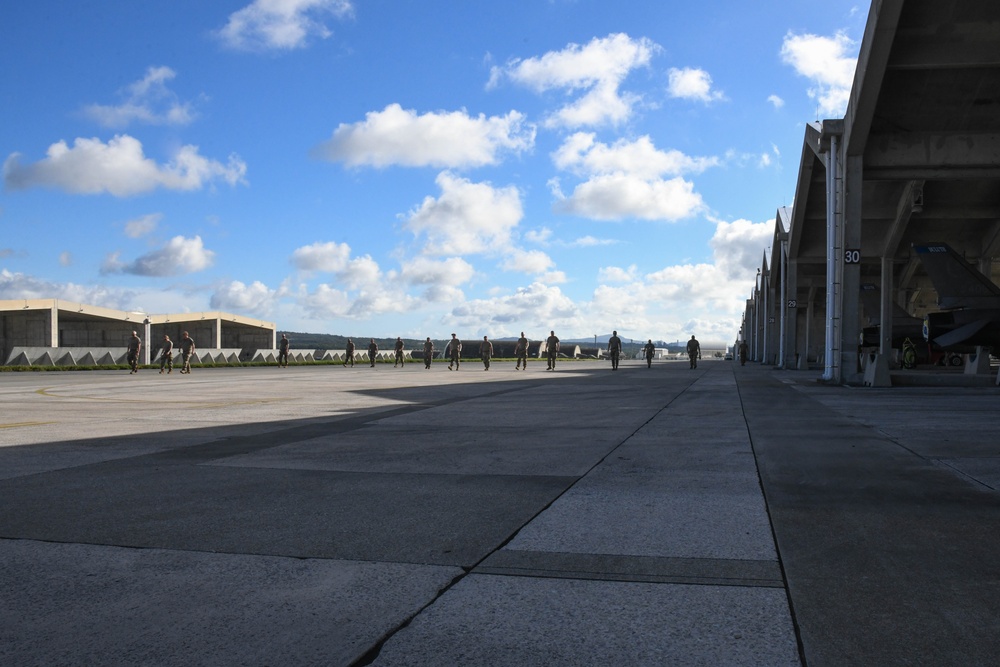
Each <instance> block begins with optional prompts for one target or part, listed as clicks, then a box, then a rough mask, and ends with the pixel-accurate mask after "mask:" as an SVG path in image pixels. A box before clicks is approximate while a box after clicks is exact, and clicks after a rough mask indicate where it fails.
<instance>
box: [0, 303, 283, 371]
mask: <svg viewBox="0 0 1000 667" xmlns="http://www.w3.org/2000/svg"><path fill="white" fill-rule="evenodd" d="M133 331H136V332H137V333H138V334H139V337H140V338H141V339H142V343H143V352H142V355H143V358H144V361H143V363H147V364H148V363H149V362H150V358H151V356H155V354H154V355H151V353H153V352H154V351H155V350H157V349H159V344H160V341H162V340H163V336H164V335H167V336H170V339H171V340H172V341H174V344H175V345H176V344H177V342H178V341H179V340H180V339H181V335H182V333H183V332H184V331H187V332H188V333H189V335H190V336H191V337H192V338H193V339H194V340H195V344H196V345H197V348H198V352H199V353H200V356H203V357H204V356H210V354H209V353H210V352H211V351H213V350H214V351H218V352H219V354H222V355H223V356H224V357H226V358H229V357H230V356H232V355H236V356H237V357H238V358H240V359H242V358H245V357H246V358H249V357H251V356H253V354H254V353H255V352H256V350H258V349H262V348H265V349H273V348H274V347H275V339H276V335H277V330H276V328H275V325H274V323H272V322H264V321H261V320H253V319H250V318H246V317H242V316H240V315H233V314H232V313H223V312H217V311H213V312H203V313H175V314H166V315H153V314H148V313H141V312H127V311H122V310H114V309H111V308H101V307H99V306H89V305H85V304H80V303H74V302H71V301H65V300H62V299H15V300H6V301H0V362H4V363H7V364H8V365H10V364H15V363H17V362H20V363H22V364H25V365H28V364H31V365H46V364H48V365H77V364H95V363H123V359H124V356H125V348H126V346H127V345H128V340H129V338H130V337H131V336H132V332H133ZM216 356H218V355H216ZM213 358H214V357H213Z"/></svg>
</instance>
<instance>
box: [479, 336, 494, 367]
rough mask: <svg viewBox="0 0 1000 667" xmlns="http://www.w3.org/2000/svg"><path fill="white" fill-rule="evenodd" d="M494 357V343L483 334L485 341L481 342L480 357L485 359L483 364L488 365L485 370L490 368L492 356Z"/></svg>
mask: <svg viewBox="0 0 1000 667" xmlns="http://www.w3.org/2000/svg"><path fill="white" fill-rule="evenodd" d="M492 357H493V343H491V342H490V339H489V338H487V337H486V336H483V342H482V343H480V344H479V358H480V359H482V360H483V366H486V368H484V369H483V370H486V371H488V370H490V358H492Z"/></svg>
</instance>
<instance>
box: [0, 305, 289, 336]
mask: <svg viewBox="0 0 1000 667" xmlns="http://www.w3.org/2000/svg"><path fill="white" fill-rule="evenodd" d="M24 310H57V311H59V316H60V318H62V319H64V320H72V319H74V318H77V319H81V318H83V319H87V318H95V317H96V318H102V319H107V320H116V321H120V322H136V323H138V324H141V323H143V320H145V319H146V318H148V319H149V321H150V324H165V323H167V322H197V321H200V320H216V319H220V320H225V321H226V322H235V323H236V324H244V325H246V326H252V327H260V328H262V329H274V328H275V325H274V323H273V322H265V321H263V320H255V319H251V318H248V317H243V316H242V315H234V314H233V313H224V312H221V311H208V312H201V313H168V314H164V315H153V314H148V313H142V312H129V311H125V310H115V309H113V308H102V307H100V306H89V305H87V304H83V303H76V302H73V301H66V300H65V299H11V300H0V312H2V311H24Z"/></svg>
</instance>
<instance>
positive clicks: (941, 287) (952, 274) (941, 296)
mask: <svg viewBox="0 0 1000 667" xmlns="http://www.w3.org/2000/svg"><path fill="white" fill-rule="evenodd" d="M913 250H914V251H915V252H916V253H917V257H919V258H920V263H921V264H922V265H923V267H924V270H925V271H927V275H928V276H930V279H931V282H932V283H933V284H934V289H935V290H937V293H938V306H940V307H941V308H944V309H952V308H981V307H995V306H998V305H1000V287H997V286H996V285H994V284H993V282H992V281H991V280H990V279H989V278H987V277H986V276H984V275H983V274H981V273H980V272H979V271H977V270H976V269H975V268H974V267H973V266H972V265H970V264H969V263H968V262H966V261H965V259H963V258H962V256H961V255H959V254H958V253H957V252H955V250H954V249H953V248H952V247H951V246H949V245H948V244H947V243H927V244H923V245H914V246H913Z"/></svg>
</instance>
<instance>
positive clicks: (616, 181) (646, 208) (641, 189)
mask: <svg viewBox="0 0 1000 667" xmlns="http://www.w3.org/2000/svg"><path fill="white" fill-rule="evenodd" d="M559 195H560V193H559V192H556V196H557V198H558V199H559V201H557V202H556V210H557V211H560V212H563V213H570V214H573V215H579V216H582V217H585V218H591V219H593V220H624V219H626V218H636V219H639V220H665V221H670V222H673V221H677V220H681V219H683V218H687V217H690V216H692V215H694V214H695V213H697V212H698V211H701V210H702V209H704V207H705V205H704V202H703V201H702V198H701V195H699V194H698V193H697V192H695V191H694V184H692V183H690V182H688V181H685V180H684V179H683V178H680V177H677V178H672V179H670V180H661V179H657V180H653V181H648V180H645V179H643V178H640V177H638V176H634V175H632V174H609V175H604V176H595V177H594V178H592V179H590V180H589V181H587V182H585V183H581V184H580V185H578V186H577V187H576V188H575V189H574V190H573V193H572V195H570V196H569V197H564V198H559Z"/></svg>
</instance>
